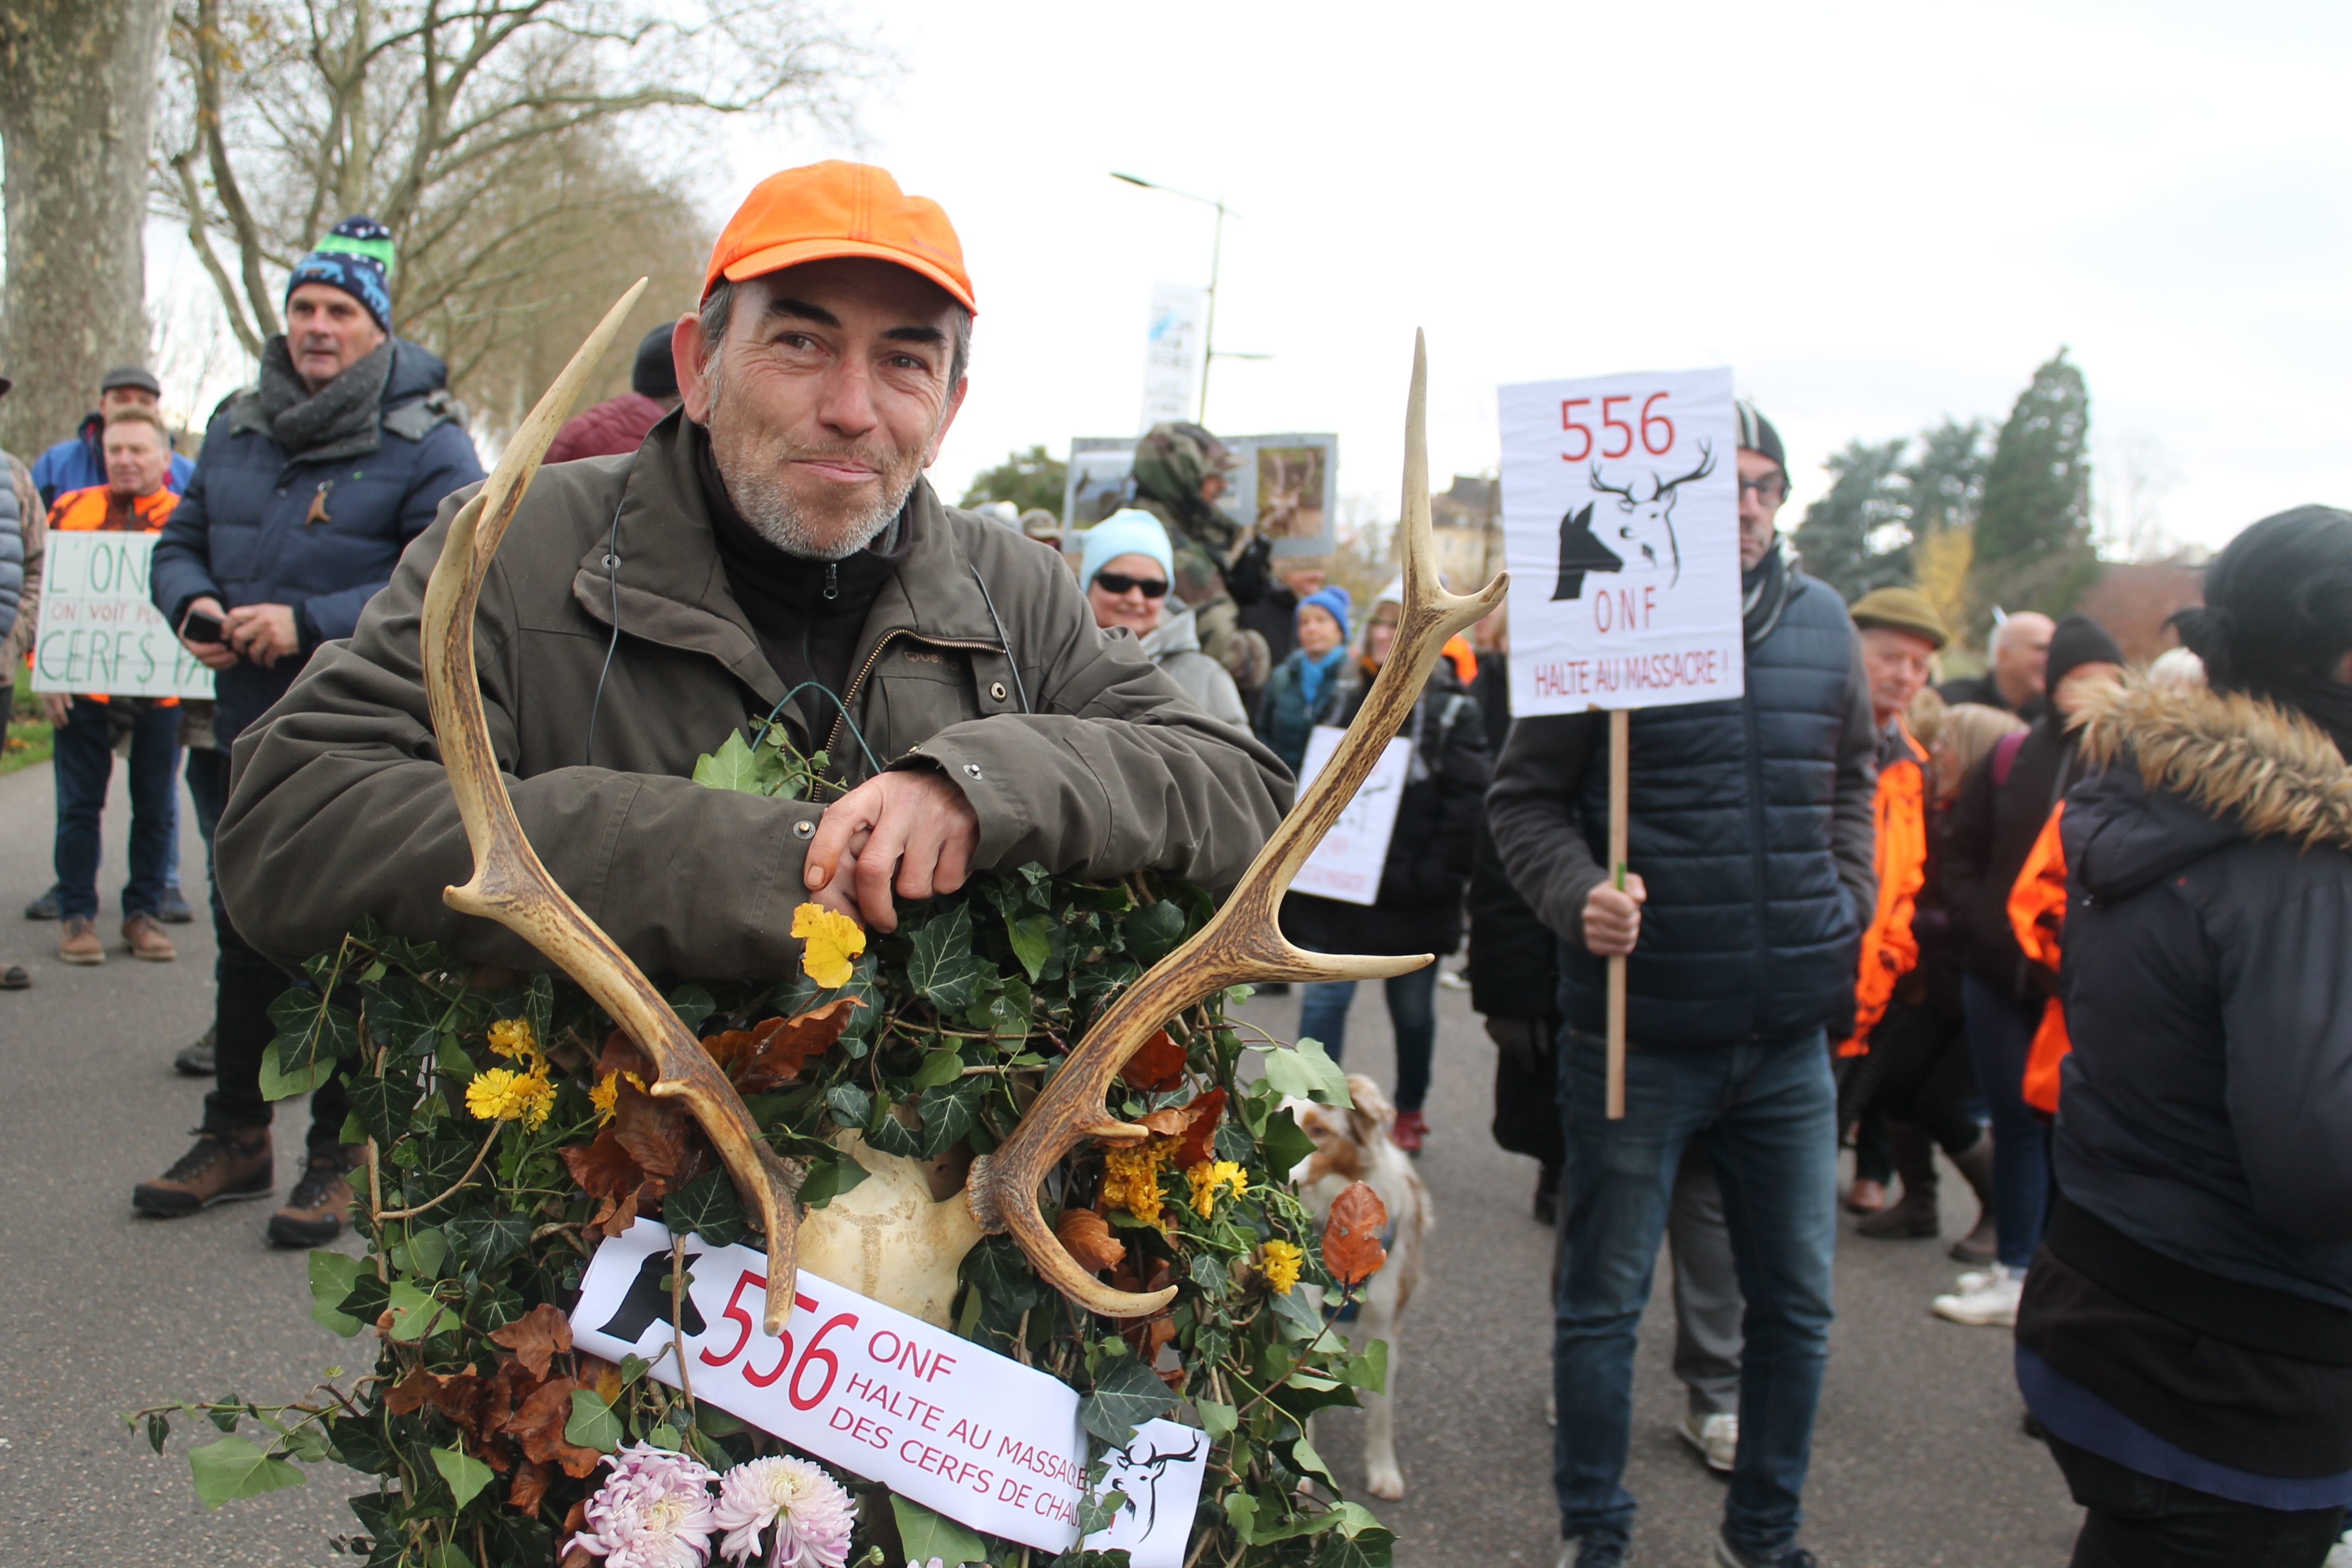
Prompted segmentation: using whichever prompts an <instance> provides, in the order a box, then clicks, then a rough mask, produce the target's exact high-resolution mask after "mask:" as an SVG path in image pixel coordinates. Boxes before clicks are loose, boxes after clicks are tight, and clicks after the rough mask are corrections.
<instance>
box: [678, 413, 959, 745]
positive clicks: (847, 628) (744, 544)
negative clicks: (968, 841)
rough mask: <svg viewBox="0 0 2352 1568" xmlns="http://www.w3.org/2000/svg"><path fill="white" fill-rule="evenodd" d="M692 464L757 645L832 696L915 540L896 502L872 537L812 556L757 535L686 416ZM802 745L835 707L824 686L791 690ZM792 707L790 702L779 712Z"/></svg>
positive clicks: (784, 674)
mask: <svg viewBox="0 0 2352 1568" xmlns="http://www.w3.org/2000/svg"><path fill="white" fill-rule="evenodd" d="M688 431H689V436H688V439H690V440H691V441H692V442H693V443H694V468H695V473H696V475H697V476H698V478H699V479H700V480H701V483H702V498H703V505H704V506H705V507H706V508H707V509H708V510H709V513H710V533H711V538H712V541H713V542H715V543H716V544H717V545H718V547H719V563H720V564H721V565H722V566H723V567H724V568H725V570H726V573H727V586H728V588H729V589H730V591H731V592H732V593H733V594H734V595H735V603H736V604H737V605H739V606H740V607H741V609H742V611H743V616H744V618H745V619H746V620H748V621H750V622H751V630H752V632H753V633H754V634H755V635H756V636H757V637H759V639H760V651H761V652H762V653H763V654H765V655H766V656H767V658H768V663H769V665H770V666H771V667H772V668H773V669H774V670H775V672H776V674H777V675H778V676H780V677H781V678H782V680H783V683H784V687H785V689H787V690H790V689H793V688H794V687H798V686H800V685H802V684H803V682H808V681H814V682H815V683H816V684H817V685H819V686H821V687H823V688H824V691H830V692H832V693H834V694H835V696H842V695H845V692H844V690H843V688H844V686H845V683H846V682H847V681H848V679H849V678H850V666H851V664H852V662H853V661H854V660H855V659H856V656H857V639H858V637H859V635H860V634H861V633H862V632H863V631H864V630H865V627H866V615H867V613H868V612H869V611H870V610H872V608H873V607H874V600H875V597H876V595H878V594H880V593H881V592H882V588H883V585H884V584H887V583H888V582H889V581H890V579H891V578H892V577H894V576H896V575H897V574H898V565H899V563H900V562H902V561H904V560H905V559H906V556H907V552H908V547H909V545H910V544H911V543H912V542H913V541H912V530H911V529H910V528H909V527H908V521H907V516H906V514H905V513H904V512H903V511H902V512H901V513H900V514H899V515H898V519H897V521H894V522H892V523H891V524H890V526H889V527H888V528H886V529H884V530H883V531H882V533H881V535H880V536H879V537H878V538H877V539H876V540H875V541H874V542H873V543H871V544H869V545H867V546H866V548H865V549H863V550H861V551H858V552H856V554H854V555H851V556H850V557H848V558H847V559H846V560H843V561H812V560H810V559H808V558H807V557H805V556H800V555H793V554H789V553H787V552H784V551H782V550H780V549H778V548H777V547H776V546H775V545H773V544H772V543H770V542H768V541H767V540H766V539H764V538H762V537H761V535H760V534H759V532H758V531H756V530H754V529H753V528H752V527H751V524H750V523H748V522H746V521H743V514H742V513H741V512H740V511H738V510H736V508H735V501H734V498H733V497H731V496H730V495H729V494H728V493H727V483H726V481H725V480H724V479H721V478H720V477H719V464H718V461H717V459H716V458H713V457H712V455H711V451H710V436H709V432H708V431H706V430H704V429H703V428H702V427H701V426H696V425H692V424H691V423H689V425H688ZM793 710H796V712H797V717H798V719H799V721H800V722H799V724H798V726H797V727H798V728H799V729H800V730H801V731H802V736H803V749H806V748H807V747H808V746H810V745H822V744H824V737H825V736H826V735H828V734H829V733H831V731H832V730H833V726H834V720H835V717H836V716H837V715H838V714H839V712H840V710H839V708H838V707H836V706H835V703H834V701H833V700H831V699H830V698H828V697H826V696H825V695H824V692H823V691H817V690H806V691H803V692H801V693H800V694H799V696H797V697H796V698H794V699H793ZM793 710H788V711H787V714H786V717H787V719H791V718H793V717H794V716H795V714H794V712H793Z"/></svg>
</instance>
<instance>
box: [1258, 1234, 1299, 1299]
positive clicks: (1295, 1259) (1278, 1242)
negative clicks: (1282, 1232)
mask: <svg viewBox="0 0 2352 1568" xmlns="http://www.w3.org/2000/svg"><path fill="white" fill-rule="evenodd" d="M1306 1260H1307V1254H1305V1253H1304V1252H1301V1251H1300V1250H1299V1249H1298V1247H1297V1245H1296V1244H1295V1243H1292V1242H1287V1241H1285V1240H1283V1239H1282V1238H1281V1237H1275V1238H1274V1239H1273V1240H1271V1241H1268V1242H1266V1243H1265V1245H1263V1246H1261V1247H1259V1248H1258V1249H1257V1266H1258V1271H1259V1272H1260V1273H1262V1274H1264V1275H1265V1282H1266V1283H1267V1284H1269V1285H1271V1286H1273V1287H1274V1289H1275V1290H1276V1293H1277V1294H1280V1295H1284V1296H1287V1295H1289V1294H1290V1290H1291V1287H1292V1286H1294V1285H1296V1284H1297V1283H1298V1266H1299V1265H1300V1264H1301V1263H1304V1262H1305V1261H1306Z"/></svg>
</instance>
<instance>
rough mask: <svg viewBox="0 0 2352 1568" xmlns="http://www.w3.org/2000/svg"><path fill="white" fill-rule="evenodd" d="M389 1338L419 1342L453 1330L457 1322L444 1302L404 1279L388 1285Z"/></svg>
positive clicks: (404, 1341)
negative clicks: (428, 1335) (390, 1335)
mask: <svg viewBox="0 0 2352 1568" xmlns="http://www.w3.org/2000/svg"><path fill="white" fill-rule="evenodd" d="M390 1306H391V1311H392V1337H393V1338H394V1339H395V1340H398V1341H400V1342H403V1343H407V1342H411V1341H414V1340H421V1339H423V1338H424V1337H425V1335H426V1334H427V1333H445V1332H446V1331H449V1330H451V1329H453V1328H456V1327H457V1316H456V1314H455V1313H453V1312H452V1311H451V1310H449V1307H448V1304H447V1303H446V1302H443V1301H436V1300H434V1299H433V1298H432V1297H431V1296H428V1295H426V1294H425V1292H424V1291H422V1290H420V1289H417V1288H416V1287H415V1286H414V1285H411V1284H410V1283H409V1282H408V1281H407V1280H405V1279H395V1280H394V1281H393V1282H392V1293H391V1302H390Z"/></svg>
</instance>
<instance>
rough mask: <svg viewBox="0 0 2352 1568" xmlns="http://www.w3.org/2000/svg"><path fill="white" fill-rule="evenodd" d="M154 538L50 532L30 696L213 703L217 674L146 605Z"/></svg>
mask: <svg viewBox="0 0 2352 1568" xmlns="http://www.w3.org/2000/svg"><path fill="white" fill-rule="evenodd" d="M154 553H155V535H153V534H152V533H121V532H115V531H109V530H95V529H93V530H87V531H84V530H77V531H72V532H67V531H62V530H53V531H51V532H50V534H49V536H48V548H47V552H46V553H45V555H44V556H43V559H42V564H41V626H40V636H39V637H38V638H37V640H36V641H35V643H34V645H33V689H34V690H36V691H58V692H82V693H87V694H89V695H91V696H101V697H193V698H201V699H204V700H207V701H209V700H211V698H212V695H213V672H212V671H211V670H209V669H207V668H205V667H204V666H203V665H201V664H198V663H197V662H196V661H195V659H194V658H192V657H190V655H189V653H188V650H187V649H186V648H184V647H181V646H180V639H179V638H178V637H173V635H172V628H171V627H170V626H167V625H165V624H164V621H163V616H162V614H161V613H160V612H158V611H157V610H156V608H155V606H154V605H152V604H151V603H149V602H148V598H147V571H148V564H149V563H150V562H151V561H152V558H153V556H154Z"/></svg>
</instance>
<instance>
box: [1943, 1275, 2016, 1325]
mask: <svg viewBox="0 0 2352 1568" xmlns="http://www.w3.org/2000/svg"><path fill="white" fill-rule="evenodd" d="M2024 1293H2025V1270H2024V1269H2022V1268H2019V1269H2014V1270H2012V1269H2011V1268H2009V1267H2008V1266H2007V1265H2005V1264H2000V1263H1996V1264H1994V1265H1993V1266H1992V1267H1991V1268H1989V1269H1987V1270H1985V1271H1984V1272H1983V1273H1981V1274H1978V1273H1975V1272H1974V1271H1971V1272H1969V1273H1967V1274H1963V1275H1961V1276H1960V1279H1959V1289H1957V1290H1955V1291H1953V1292H1952V1293H1951V1294H1950V1295H1948V1296H1938V1297H1937V1298H1936V1299H1935V1300H1934V1301H1932V1302H1930V1303H1929V1304H1928V1310H1930V1311H1932V1312H1934V1313H1935V1314H1936V1316H1937V1317H1939V1318H1944V1319H1948V1320H1949V1321H1952V1322H1955V1323H1969V1324H1972V1325H1974V1326H1976V1327H1978V1328H1985V1329H2013V1328H2015V1327H2017V1300H2018V1298H2019V1297H2021V1296H2022V1295H2023V1294H2024Z"/></svg>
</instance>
